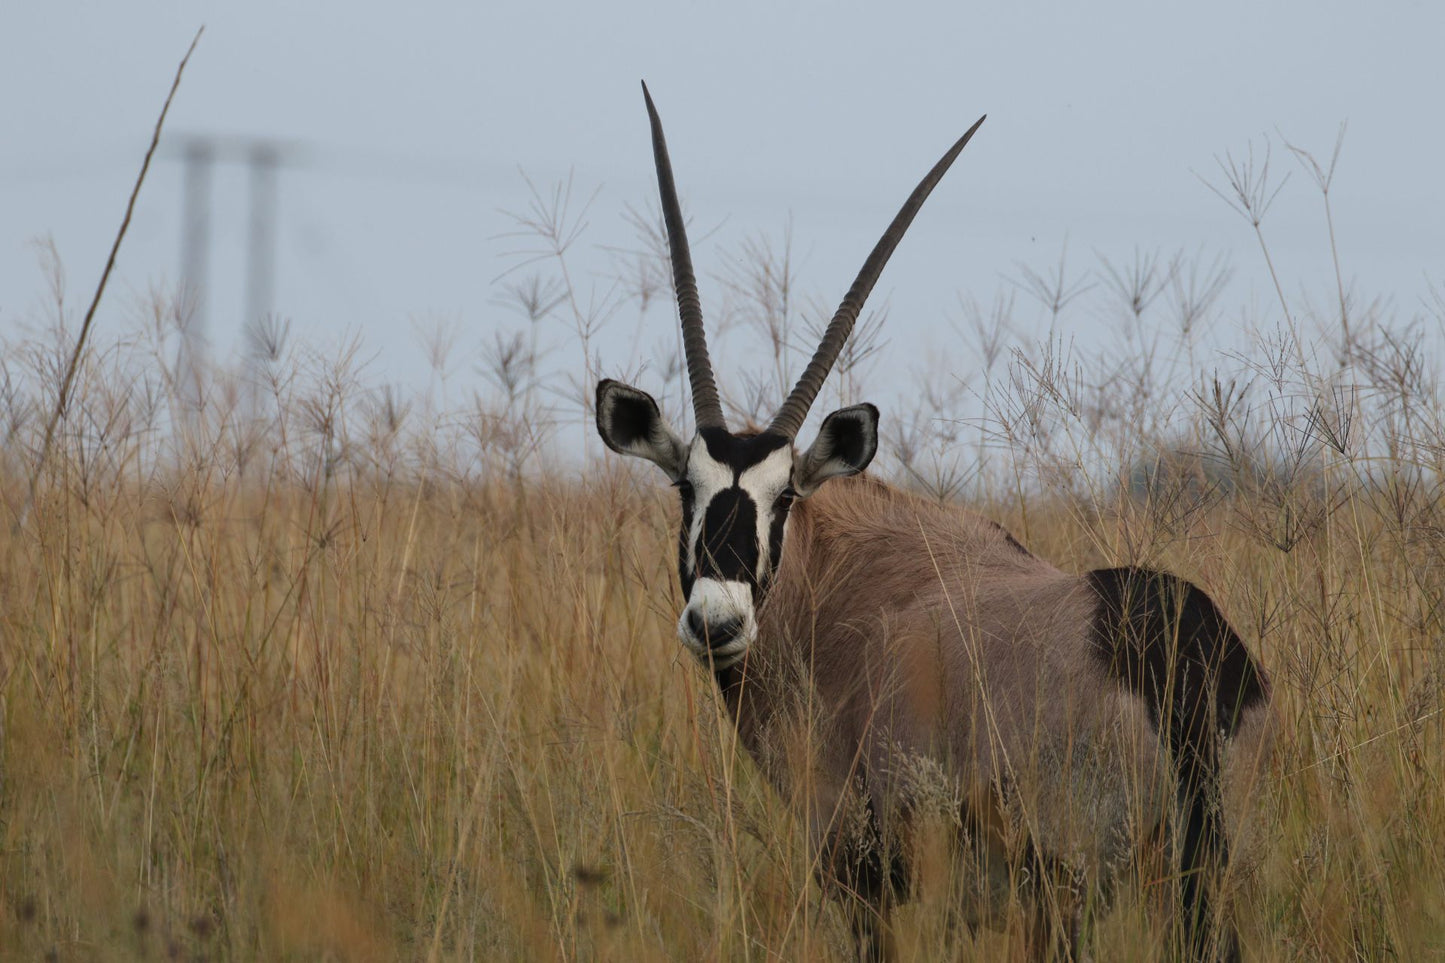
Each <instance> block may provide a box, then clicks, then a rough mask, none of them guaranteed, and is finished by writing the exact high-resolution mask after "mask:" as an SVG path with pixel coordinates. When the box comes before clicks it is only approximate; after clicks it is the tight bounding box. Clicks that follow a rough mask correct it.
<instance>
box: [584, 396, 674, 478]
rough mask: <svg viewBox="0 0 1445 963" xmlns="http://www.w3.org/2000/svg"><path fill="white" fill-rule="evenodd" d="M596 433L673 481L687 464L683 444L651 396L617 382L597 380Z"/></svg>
mask: <svg viewBox="0 0 1445 963" xmlns="http://www.w3.org/2000/svg"><path fill="white" fill-rule="evenodd" d="M597 434H599V435H601V436H602V440H603V441H604V442H606V443H607V447H608V448H611V449H612V450H613V451H615V452H617V453H618V454H620V455H632V456H633V457H635V458H646V459H647V460H648V461H650V462H652V463H653V464H655V465H657V466H658V467H659V468H661V469H662V470H663V471H665V472H667V476H668V477H669V478H671V479H673V480H674V481H675V480H677V479H678V478H681V477H682V470H683V468H684V467H685V466H686V465H687V446H686V445H685V444H683V442H682V439H681V438H679V437H677V435H676V433H674V432H673V430H672V429H671V428H669V427H668V424H667V421H666V420H664V419H663V417H662V412H661V411H659V410H658V407H657V402H656V401H654V400H652V395H650V394H648V393H647V392H645V391H638V390H637V389H636V388H633V387H631V386H629V385H625V384H623V383H622V382H620V381H613V380H612V379H611V378H604V379H603V380H602V381H599V382H598V383H597Z"/></svg>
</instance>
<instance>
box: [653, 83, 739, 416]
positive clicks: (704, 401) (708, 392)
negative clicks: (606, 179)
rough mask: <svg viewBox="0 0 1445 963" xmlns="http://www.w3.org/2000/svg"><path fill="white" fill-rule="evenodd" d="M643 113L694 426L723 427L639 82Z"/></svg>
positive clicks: (658, 145) (671, 196) (656, 128)
mask: <svg viewBox="0 0 1445 963" xmlns="http://www.w3.org/2000/svg"><path fill="white" fill-rule="evenodd" d="M642 96H643V99H644V100H646V101H647V116H648V118H649V119H650V120H651V122H652V156H653V160H654V161H656V163H657V191H658V193H659V194H660V195H661V196H662V219H663V222H664V223H666V225H667V247H668V250H669V252H670V253H671V255H672V286H673V289H674V290H675V291H676V292H677V316H678V317H679V318H680V319H681V320H682V351H683V355H684V357H686V359H687V378H688V381H689V382H690V383H691V384H692V410H693V413H694V415H695V416H696V418H697V427H698V428H726V427H727V423H726V422H725V421H724V420H723V411H722V403H721V402H719V401H718V395H717V385H716V384H715V383H714V382H713V377H712V362H711V361H709V360H708V357H707V335H706V334H705V333H704V332H703V327H702V300H701V299H700V298H699V297H698V295H697V278H696V277H695V276H694V275H693V273H692V254H691V253H690V252H689V251H688V247H687V229H686V227H685V225H684V224H683V220H682V206H681V205H680V204H678V202H677V185H676V184H674V183H673V180H672V161H670V160H668V157H667V140H666V139H665V138H664V137H663V136H662V120H661V119H660V118H659V117H658V116H657V108H656V107H654V106H653V105H652V95H651V94H650V93H648V92H647V81H643V82H642Z"/></svg>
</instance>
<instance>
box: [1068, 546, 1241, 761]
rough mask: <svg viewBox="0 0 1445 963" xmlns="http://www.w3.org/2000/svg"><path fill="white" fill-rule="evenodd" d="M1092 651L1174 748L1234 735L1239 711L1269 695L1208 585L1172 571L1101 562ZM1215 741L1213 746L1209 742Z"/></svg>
mask: <svg viewBox="0 0 1445 963" xmlns="http://www.w3.org/2000/svg"><path fill="white" fill-rule="evenodd" d="M1084 577H1085V578H1086V579H1087V580H1088V582H1089V585H1090V586H1091V587H1092V588H1093V589H1094V592H1095V593H1096V594H1097V595H1098V597H1099V608H1098V611H1097V613H1096V615H1095V617H1094V626H1093V633H1092V640H1093V643H1094V654H1095V655H1096V656H1097V657H1098V658H1099V660H1100V661H1101V662H1102V663H1103V664H1104V666H1105V667H1106V668H1107V670H1108V671H1109V674H1110V675H1112V676H1113V677H1114V678H1115V679H1117V680H1118V681H1119V682H1120V683H1121V684H1122V685H1123V686H1124V687H1125V688H1127V689H1129V690H1130V691H1131V692H1133V693H1135V694H1136V695H1138V696H1139V697H1140V698H1141V699H1143V700H1144V701H1145V703H1146V704H1147V705H1148V707H1149V714H1150V717H1151V718H1152V719H1153V720H1154V722H1155V724H1156V725H1159V726H1161V727H1162V726H1163V725H1164V724H1165V721H1166V720H1167V721H1168V728H1169V737H1170V746H1171V748H1172V749H1173V750H1174V751H1175V752H1176V753H1179V752H1180V751H1188V750H1190V749H1194V750H1198V749H1202V748H1205V747H1206V746H1207V745H1209V744H1210V743H1211V742H1212V740H1211V738H1210V736H1209V733H1210V732H1212V731H1214V730H1216V729H1222V730H1223V731H1224V732H1225V733H1226V734H1227V735H1229V734H1233V732H1234V731H1235V728H1236V727H1237V725H1238V721H1239V715H1240V713H1241V712H1242V711H1243V710H1245V709H1247V708H1249V707H1250V706H1253V705H1258V704H1261V703H1263V702H1264V700H1265V699H1266V698H1267V696H1268V683H1267V682H1266V680H1265V678H1264V673H1263V672H1262V671H1261V670H1260V668H1259V666H1258V665H1257V664H1256V663H1255V661H1254V659H1253V658H1252V657H1251V656H1250V654H1249V652H1248V650H1246V649H1245V647H1244V643H1243V642H1242V641H1241V640H1240V638H1239V636H1238V635H1236V634H1235V632H1234V630H1233V629H1232V628H1230V626H1229V623H1228V622H1226V621H1225V620H1224V616H1223V615H1222V614H1221V613H1220V611H1219V609H1218V608H1217V607H1215V605H1214V602H1213V601H1212V600H1211V599H1210V598H1209V596H1208V595H1206V594H1205V593H1204V592H1203V591H1202V590H1200V589H1198V588H1196V587H1195V586H1193V585H1191V584H1190V583H1189V582H1186V581H1185V580H1183V579H1181V578H1179V577H1177V576H1174V575H1170V574H1168V573H1166V572H1155V571H1151V570H1149V569H1143V568H1110V569H1098V570H1096V571H1093V572H1090V573H1088V574H1087V575H1086V576H1084ZM1211 748H1212V747H1211Z"/></svg>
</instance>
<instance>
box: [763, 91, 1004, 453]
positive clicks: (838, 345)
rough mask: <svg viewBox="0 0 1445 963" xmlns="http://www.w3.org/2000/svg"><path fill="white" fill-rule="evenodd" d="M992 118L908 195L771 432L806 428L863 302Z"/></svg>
mask: <svg viewBox="0 0 1445 963" xmlns="http://www.w3.org/2000/svg"><path fill="white" fill-rule="evenodd" d="M987 117H988V115H987V114H985V115H984V116H983V117H980V118H979V119H978V121H977V122H976V123H975V124H974V125H973V126H972V127H970V128H969V129H968V132H967V133H965V134H964V135H963V136H962V137H960V138H959V139H958V142H957V143H955V144H954V145H953V146H952V147H950V148H949V149H948V153H946V154H944V155H943V158H942V159H941V160H940V161H939V162H938V163H937V164H934V165H933V170H931V171H929V172H928V175H927V176H926V177H924V178H923V180H922V181H920V182H919V184H918V186H917V187H915V188H914V189H913V193H912V194H910V195H909V196H908V200H907V201H905V202H904V204H903V207H902V208H901V209H900V210H899V211H898V214H897V216H895V217H894V218H893V223H892V224H889V225H888V230H886V231H884V232H883V236H882V237H881V238H879V240H878V243H877V245H875V246H874V248H873V253H872V254H869V255H868V260H866V261H864V262H863V269H862V270H861V271H859V272H858V277H857V278H855V279H854V281H853V286H852V287H850V288H849V289H848V293H847V295H846V296H844V298H843V303H842V304H840V305H838V311H837V313H835V314H834V315H833V320H832V321H830V322H828V330H827V331H826V332H824V334H823V340H822V343H820V344H819V345H818V350H817V351H816V352H814V353H813V360H812V361H809V362H808V367H807V368H806V369H804V371H803V375H802V377H800V378H799V379H798V384H797V386H796V387H794V388H793V393H792V394H790V395H788V400H787V401H785V402H783V406H782V407H781V408H779V409H778V414H777V417H775V418H774V419H773V423H772V424H771V425H769V426H768V430H769V431H773V432H777V433H778V434H781V435H784V436H786V437H788V438H796V437H797V435H798V429H799V428H801V427H803V419H805V418H807V417H808V409H809V408H810V407H811V406H812V404H813V399H814V398H816V397H817V396H818V392H819V391H820V390H821V389H822V387H823V381H824V379H825V378H827V377H828V372H829V371H831V370H832V368H833V362H835V361H837V360H838V353H839V352H840V351H842V350H843V343H844V342H845V341H847V340H848V335H849V334H851V333H852V332H853V324H854V322H856V321H857V320H858V314H859V313H860V312H861V311H862V310H863V303H864V302H865V301H867V300H868V295H869V293H870V292H871V291H872V290H873V285H874V283H876V282H877V280H878V275H880V274H882V273H883V266H884V265H885V264H887V263H888V258H889V257H891V256H892V254H893V249H894V248H896V247H897V246H898V242H899V241H901V240H903V235H904V233H905V232H906V231H907V230H908V225H910V224H912V223H913V217H914V215H915V214H917V213H918V209H919V208H921V207H922V206H923V202H924V201H925V200H927V199H928V195H929V193H931V192H932V190H933V188H934V187H935V186H936V185H937V184H938V182H939V181H940V180H941V179H942V178H943V175H944V173H945V172H946V171H947V170H948V168H949V165H951V164H952V163H953V161H954V158H956V157H958V155H959V152H960V151H962V150H963V148H964V146H965V145H967V144H968V141H969V138H970V137H972V136H973V135H974V132H975V131H977V130H978V128H979V127H980V126H981V125H982V124H983V122H984V120H985V119H987Z"/></svg>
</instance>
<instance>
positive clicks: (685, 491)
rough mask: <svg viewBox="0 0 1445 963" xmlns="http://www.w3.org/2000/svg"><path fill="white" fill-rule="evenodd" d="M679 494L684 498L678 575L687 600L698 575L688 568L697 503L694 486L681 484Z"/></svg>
mask: <svg viewBox="0 0 1445 963" xmlns="http://www.w3.org/2000/svg"><path fill="white" fill-rule="evenodd" d="M676 487H677V491H678V494H679V495H681V496H682V529H681V530H680V531H679V532H678V534H677V575H678V578H679V579H681V581H682V596H683V598H687V597H688V596H689V595H691V594H692V583H693V582H694V581H695V580H696V575H695V574H694V573H693V572H691V571H689V569H688V567H687V549H688V544H687V537H688V533H689V532H691V531H692V512H693V505H694V503H695V502H696V501H697V498H696V494H695V493H694V492H693V490H692V485H690V484H687V483H686V481H684V482H680V483H679V484H678V485H677V486H676Z"/></svg>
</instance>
